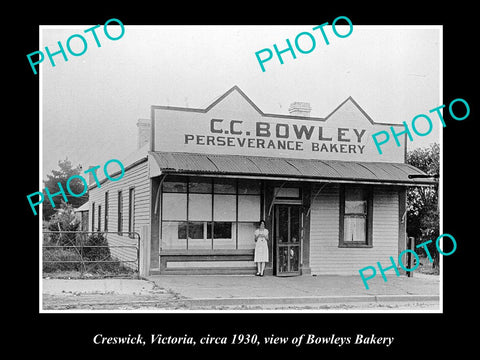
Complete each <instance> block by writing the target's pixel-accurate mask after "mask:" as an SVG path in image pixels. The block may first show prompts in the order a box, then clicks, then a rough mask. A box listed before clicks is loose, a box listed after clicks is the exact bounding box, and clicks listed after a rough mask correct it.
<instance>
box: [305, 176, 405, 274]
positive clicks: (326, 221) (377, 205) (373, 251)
mask: <svg viewBox="0 0 480 360" xmlns="http://www.w3.org/2000/svg"><path fill="white" fill-rule="evenodd" d="M317 191H318V186H314V187H313V189H312V194H315V193H316V192H317ZM339 191H340V186H339V185H338V184H334V185H329V186H326V187H325V188H324V189H323V190H322V191H321V192H320V193H319V194H318V195H317V197H316V198H315V199H314V200H313V201H312V209H311V220H310V267H311V273H312V274H315V275H328V274H335V275H358V270H359V269H361V268H363V267H365V266H372V265H373V266H374V265H375V264H376V263H377V261H378V262H380V263H381V264H382V265H384V268H385V267H388V266H391V263H390V260H389V257H390V256H392V257H393V258H394V259H395V260H396V259H397V256H398V246H399V245H398V244H399V232H400V231H399V221H400V220H399V219H400V216H399V190H398V188H397V187H393V186H391V187H389V186H375V187H374V188H373V214H372V219H373V224H372V227H373V239H372V245H373V246H372V247H370V248H342V247H339V230H340V229H339V224H340V222H339V216H340V196H339Z"/></svg>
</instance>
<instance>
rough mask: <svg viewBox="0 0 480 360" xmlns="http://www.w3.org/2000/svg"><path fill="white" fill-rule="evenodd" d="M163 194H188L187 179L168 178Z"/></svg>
mask: <svg viewBox="0 0 480 360" xmlns="http://www.w3.org/2000/svg"><path fill="white" fill-rule="evenodd" d="M163 192H187V179H186V178H184V177H181V176H167V178H166V179H165V181H164V182H163Z"/></svg>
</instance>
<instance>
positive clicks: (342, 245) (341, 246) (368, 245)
mask: <svg viewBox="0 0 480 360" xmlns="http://www.w3.org/2000/svg"><path fill="white" fill-rule="evenodd" d="M338 247H339V248H373V245H370V244H355V243H353V244H339V245H338Z"/></svg>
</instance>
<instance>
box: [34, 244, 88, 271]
mask: <svg viewBox="0 0 480 360" xmlns="http://www.w3.org/2000/svg"><path fill="white" fill-rule="evenodd" d="M80 260H81V258H80V256H79V254H77V253H76V252H75V251H74V250H73V249H72V250H66V249H62V248H44V249H43V272H47V273H49V272H55V271H80V267H81V263H80ZM47 261H55V262H47ZM62 261H78V262H62Z"/></svg>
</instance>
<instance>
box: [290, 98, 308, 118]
mask: <svg viewBox="0 0 480 360" xmlns="http://www.w3.org/2000/svg"><path fill="white" fill-rule="evenodd" d="M310 111H312V108H311V106H310V103H308V102H300V101H295V102H293V103H291V104H290V106H289V107H288V112H289V113H290V115H294V116H310Z"/></svg>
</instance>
